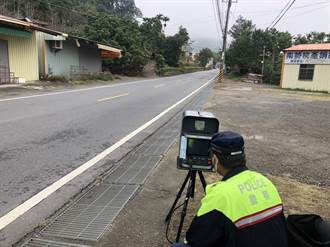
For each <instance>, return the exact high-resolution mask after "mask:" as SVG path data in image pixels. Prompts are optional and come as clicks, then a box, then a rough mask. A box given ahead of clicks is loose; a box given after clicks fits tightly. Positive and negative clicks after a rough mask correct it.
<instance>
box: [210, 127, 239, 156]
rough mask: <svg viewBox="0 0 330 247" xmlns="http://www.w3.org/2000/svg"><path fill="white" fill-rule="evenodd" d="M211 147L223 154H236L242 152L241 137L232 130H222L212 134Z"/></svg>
mask: <svg viewBox="0 0 330 247" xmlns="http://www.w3.org/2000/svg"><path fill="white" fill-rule="evenodd" d="M211 149H212V151H213V152H217V153H219V154H220V155H224V156H236V155H243V154H244V139H243V137H242V136H241V135H240V134H238V133H235V132H232V131H222V132H219V133H217V134H215V135H213V137H212V139H211Z"/></svg>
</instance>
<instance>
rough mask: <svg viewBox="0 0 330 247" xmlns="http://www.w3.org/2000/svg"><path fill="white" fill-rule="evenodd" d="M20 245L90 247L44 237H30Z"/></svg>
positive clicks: (30, 246)
mask: <svg viewBox="0 0 330 247" xmlns="http://www.w3.org/2000/svg"><path fill="white" fill-rule="evenodd" d="M21 247H90V245H80V244H70V243H64V242H58V241H50V240H45V239H38V238H31V239H30V240H29V241H28V242H27V243H26V244H24V245H22V246H21Z"/></svg>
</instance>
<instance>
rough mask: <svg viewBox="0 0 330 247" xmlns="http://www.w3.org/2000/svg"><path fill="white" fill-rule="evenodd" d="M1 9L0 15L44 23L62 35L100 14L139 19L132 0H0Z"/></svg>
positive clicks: (139, 12) (138, 13)
mask: <svg viewBox="0 0 330 247" xmlns="http://www.w3.org/2000/svg"><path fill="white" fill-rule="evenodd" d="M0 6H1V7H2V8H0V13H1V14H4V15H9V16H13V17H17V18H23V17H28V18H30V19H33V20H40V21H44V22H47V23H50V24H51V26H53V27H54V28H57V29H62V30H64V31H72V30H74V29H77V28H81V27H84V26H85V25H88V22H89V18H90V17H93V16H95V15H98V14H100V13H103V14H111V15H115V16H123V17H141V16H142V13H141V11H140V10H139V9H138V8H137V7H136V5H135V2H134V0H42V1H40V0H0Z"/></svg>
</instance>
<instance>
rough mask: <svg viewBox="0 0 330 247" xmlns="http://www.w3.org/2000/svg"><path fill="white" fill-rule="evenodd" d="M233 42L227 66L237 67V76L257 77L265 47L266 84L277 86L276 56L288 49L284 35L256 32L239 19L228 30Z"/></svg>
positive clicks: (277, 64)
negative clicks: (246, 74) (255, 75)
mask: <svg viewBox="0 0 330 247" xmlns="http://www.w3.org/2000/svg"><path fill="white" fill-rule="evenodd" d="M230 33H231V35H233V41H232V43H231V44H230V47H229V49H228V51H227V53H226V59H227V64H228V65H230V66H231V67H233V68H234V67H238V68H239V72H240V73H242V74H244V73H247V72H252V73H261V66H262V63H261V61H262V52H263V49H264V47H265V54H266V57H265V61H264V62H265V70H264V79H265V81H266V82H270V83H278V82H279V78H280V52H281V51H282V50H283V49H285V48H288V47H290V46H291V44H292V36H291V34H290V33H288V32H279V31H278V30H276V29H275V28H272V29H270V30H262V29H256V28H255V26H254V25H253V24H252V22H251V21H250V20H246V19H244V18H242V17H240V18H239V19H238V20H237V21H236V23H235V24H234V25H233V27H232V29H231V30H230Z"/></svg>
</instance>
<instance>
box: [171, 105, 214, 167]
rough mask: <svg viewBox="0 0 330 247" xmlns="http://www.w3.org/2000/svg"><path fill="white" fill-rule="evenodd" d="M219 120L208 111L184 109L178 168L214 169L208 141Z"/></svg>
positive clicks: (209, 141)
mask: <svg viewBox="0 0 330 247" xmlns="http://www.w3.org/2000/svg"><path fill="white" fill-rule="evenodd" d="M218 129H219V121H218V119H217V118H216V117H215V116H214V115H213V114H212V113H210V112H200V111H185V112H184V113H183V119H182V127H181V134H180V147H179V156H178V158H177V167H178V169H184V170H197V171H214V170H215V169H214V165H213V163H212V156H211V155H212V154H211V150H210V143H211V139H212V136H213V135H214V134H215V133H217V132H218Z"/></svg>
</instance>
